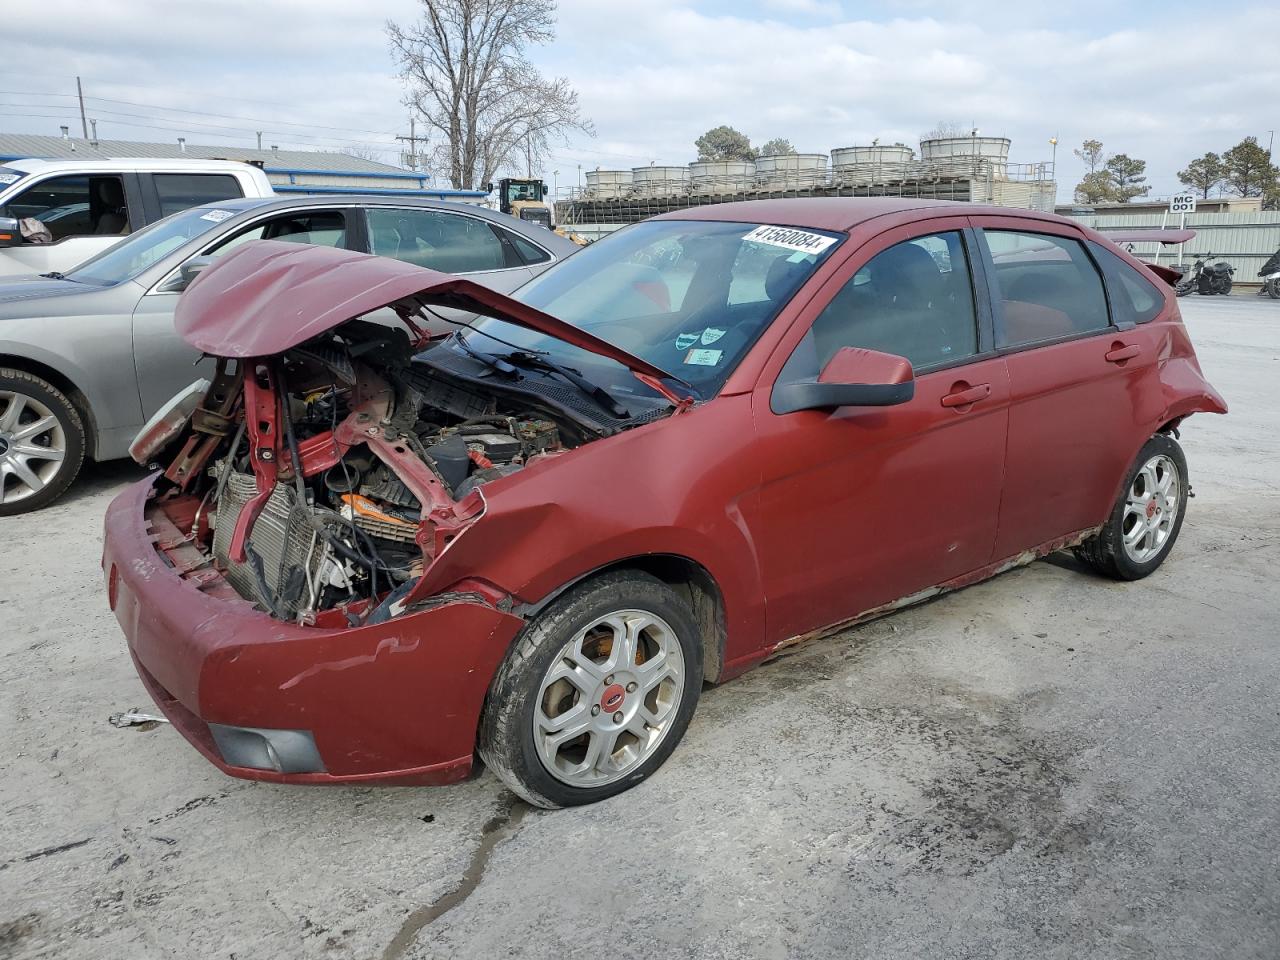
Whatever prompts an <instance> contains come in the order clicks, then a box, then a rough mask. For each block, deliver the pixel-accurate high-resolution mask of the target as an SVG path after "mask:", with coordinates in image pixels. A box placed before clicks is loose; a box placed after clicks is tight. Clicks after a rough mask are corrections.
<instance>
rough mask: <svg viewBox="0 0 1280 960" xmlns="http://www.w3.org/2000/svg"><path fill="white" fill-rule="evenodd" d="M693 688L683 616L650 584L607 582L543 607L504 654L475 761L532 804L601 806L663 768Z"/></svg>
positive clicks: (696, 643)
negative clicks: (478, 760) (599, 803)
mask: <svg viewBox="0 0 1280 960" xmlns="http://www.w3.org/2000/svg"><path fill="white" fill-rule="evenodd" d="M701 686H702V656H701V641H700V638H699V635H698V630H697V626H696V624H695V623H694V620H693V616H692V613H691V612H690V610H689V608H688V607H687V606H686V605H685V604H684V603H683V602H682V601H681V600H680V598H679V597H677V596H676V594H675V593H674V592H673V591H672V590H671V589H670V588H669V587H667V586H666V584H664V583H662V582H661V581H659V580H656V579H654V578H653V577H650V576H648V575H646V574H643V573H638V572H630V571H628V572H618V573H610V574H605V575H603V576H601V577H598V578H596V579H594V580H591V581H588V582H587V583H584V584H582V585H581V586H580V587H577V588H575V589H573V590H571V591H570V592H569V593H567V594H565V595H564V596H563V597H562V598H560V599H559V600H557V601H556V602H555V603H553V604H552V605H551V606H549V607H548V608H547V609H546V610H544V611H543V612H542V613H541V614H539V615H538V617H537V618H536V619H535V620H533V621H532V622H531V623H530V624H529V626H528V627H527V628H526V629H525V631H524V633H523V634H522V635H521V637H520V639H518V640H517V641H516V643H515V644H514V645H513V646H512V649H511V651H510V652H509V653H508V655H507V659H506V660H505V661H504V662H503V664H502V667H501V668H500V669H499V670H498V674H497V676H496V677H495V678H494V681H493V685H492V686H491V688H490V691H489V699H488V702H487V703H486V705H485V711H484V717H483V719H482V721H481V725H480V738H479V749H480V756H481V757H482V758H483V759H484V762H485V764H486V765H487V766H488V767H489V768H490V769H491V770H493V772H494V773H496V774H497V775H498V776H499V777H500V778H501V779H502V781H503V782H504V783H505V784H506V785H507V786H508V787H510V788H511V790H512V791H514V792H515V793H516V794H518V795H519V796H520V797H522V798H523V799H525V800H527V801H528V802H529V803H532V804H535V805H536V806H540V807H567V806H576V805H579V804H584V803H593V802H595V801H597V800H603V799H605V798H606V797H611V796H613V795H615V794H618V793H621V792H622V791H624V790H627V789H629V788H630V787H632V786H635V784H637V783H639V782H640V781H641V780H643V779H645V778H646V777H647V776H649V774H651V773H653V771H655V770H657V769H658V767H660V766H661V765H662V764H663V763H664V762H665V761H666V759H667V757H668V756H670V755H671V752H672V751H673V750H674V749H675V747H676V744H678V743H679V742H680V738H681V737H682V736H684V732H685V729H686V728H687V727H688V725H689V720H690V719H691V718H692V717H693V711H694V708H695V707H696V705H697V701H698V694H699V692H700V690H701Z"/></svg>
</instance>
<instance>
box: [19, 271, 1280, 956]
mask: <svg viewBox="0 0 1280 960" xmlns="http://www.w3.org/2000/svg"><path fill="white" fill-rule="evenodd" d="M1181 302H1182V304H1183V312H1184V315H1185V316H1186V318H1187V322H1188V326H1189V327H1190V329H1191V332H1192V336H1193V338H1194V340H1195V342H1196V345H1197V349H1198V351H1199V353H1200V357H1201V361H1202V364H1203V366H1204V369H1205V372H1206V374H1207V375H1208V376H1209V378H1210V380H1211V381H1213V382H1214V384H1215V385H1216V386H1217V387H1218V388H1219V389H1220V390H1221V391H1222V393H1223V394H1224V395H1225V396H1226V397H1227V400H1228V402H1229V403H1230V405H1231V408H1232V412H1231V415H1230V416H1228V417H1225V418H1219V417H1210V416H1198V417H1195V418H1192V420H1191V421H1190V422H1189V423H1188V424H1187V425H1186V429H1185V430H1184V432H1183V443H1184V445H1185V447H1186V451H1187V457H1188V461H1189V463H1190V470H1191V480H1192V483H1193V486H1194V488H1195V492H1196V494H1197V496H1196V499H1195V500H1193V501H1192V502H1191V506H1190V512H1189V514H1188V518H1187V521H1186V523H1185V526H1184V529H1183V531H1182V535H1181V539H1180V540H1179V542H1178V544H1177V547H1176V549H1175V551H1174V554H1173V556H1172V558H1171V560H1170V561H1169V562H1168V563H1166V564H1165V566H1164V567H1163V568H1162V569H1161V570H1160V571H1158V572H1157V573H1156V574H1155V575H1154V576H1153V577H1151V578H1150V579H1148V580H1147V581H1145V582H1143V583H1138V584H1131V585H1128V584H1118V583H1111V582H1108V581H1104V580H1100V579H1098V578H1096V577H1094V576H1090V575H1088V574H1085V573H1083V572H1081V570H1080V569H1079V568H1078V567H1077V565H1076V564H1075V562H1074V561H1073V560H1072V559H1070V558H1069V557H1067V556H1065V555H1056V556H1054V557H1052V558H1050V559H1048V560H1046V561H1041V562H1038V563H1036V564H1033V565H1032V566H1030V567H1027V568H1023V569H1020V570H1017V571H1013V572H1011V573H1007V574H1005V575H1003V576H1000V577H998V578H996V579H995V580H992V581H989V582H987V583H984V584H981V585H979V586H976V587H972V588H970V589H967V590H964V591H961V592H959V593H957V594H954V595H951V596H947V597H944V598H941V599H939V600H936V601H934V602H931V603H928V604H925V605H923V606H920V607H917V608H915V609H912V610H908V611H904V612H901V613H899V614H896V615H894V616H892V617H889V618H886V619H883V620H879V621H877V622H874V623H871V624H868V625H865V626H863V627H860V628H857V629H854V630H850V631H846V632H845V633H842V634H840V635H838V636H836V637H834V638H831V639H829V640H825V641H821V642H818V643H816V644H812V645H810V646H807V647H803V648H800V649H797V650H794V651H791V652H789V654H788V655H787V656H785V657H783V658H781V659H780V660H778V661H776V662H774V663H772V664H770V665H767V666H765V667H763V668H761V669H759V670H757V671H755V672H753V673H751V674H748V675H747V676H746V677H743V678H742V679H740V680H738V681H735V682H733V683H730V684H727V685H726V686H724V687H721V688H718V689H715V690H708V691H706V692H705V693H704V695H703V699H702V703H701V705H700V707H699V710H698V714H697V716H696V717H695V719H694V722H693V725H692V727H691V728H690V730H689V733H688V735H687V737H686V739H685V742H684V744H683V745H682V746H681V747H680V748H679V749H678V750H677V751H676V753H675V754H674V756H673V757H672V758H671V760H670V761H669V762H668V764H667V765H666V767H665V768H664V769H663V770H661V771H660V772H659V773H658V774H657V775H655V776H654V777H653V778H652V779H650V780H649V781H648V782H647V783H645V784H643V785H642V786H640V787H639V788H638V789H635V790H632V791H630V792H629V793H626V794H624V795H622V796H620V797H617V798H615V799H613V800H611V801H608V802H606V803H603V804H599V805H597V806H594V807H590V808H585V809H579V810H573V811H562V812H550V813H549V812H544V811H535V810H531V809H530V808H528V807H525V806H524V805H523V804H520V803H518V802H515V801H513V799H512V797H511V796H510V795H509V794H507V793H505V792H504V791H503V790H502V788H501V787H500V786H499V784H498V783H497V781H496V780H495V779H494V778H493V777H492V776H490V775H487V774H486V775H482V776H481V777H479V778H478V779H474V780H472V781H470V782H467V783H464V784H461V785H458V786H455V787H449V788H441V789H404V788H401V789H396V788H391V789H368V788H312V789H308V788H287V787H279V786H273V785H269V784H255V783H247V782H242V781H237V780H232V779H228V778H226V777H224V776H223V775H222V774H220V773H218V772H217V771H216V770H215V769H214V768H213V767H211V766H210V765H209V764H208V763H207V762H205V761H204V760H203V759H202V758H201V757H200V756H199V755H198V754H197V753H196V752H195V751H194V750H192V749H191V748H190V747H188V746H187V744H186V743H185V742H184V741H183V740H182V739H181V738H180V737H179V736H178V734H176V733H175V732H174V731H173V730H171V729H170V728H169V727H168V726H167V725H160V726H157V727H155V728H153V729H149V730H144V729H140V728H134V729H116V728H114V727H112V726H110V725H109V724H108V723H107V717H108V715H110V714H112V713H115V712H117V711H120V710H123V709H127V708H129V707H135V706H141V707H144V708H146V707H149V705H150V704H149V702H148V700H147V696H146V694H145V692H144V691H143V689H142V687H141V685H140V684H139V682H138V680H137V679H136V677H135V676H134V673H133V669H132V667H131V665H130V662H129V658H128V656H127V654H126V652H125V648H124V642H123V639H122V637H121V635H120V632H119V630H118V629H117V627H116V624H115V621H114V619H113V618H112V617H111V615H110V613H109V612H108V610H107V606H106V600H105V596H104V592H103V588H102V586H101V581H100V572H99V570H98V559H99V550H100V544H101V536H100V526H101V515H102V511H103V509H104V508H105V506H106V503H107V502H108V500H109V499H110V497H111V496H112V495H113V494H114V492H115V491H117V490H118V489H120V488H121V487H122V486H123V485H124V484H125V483H127V482H129V481H130V480H131V479H133V478H134V477H136V476H138V475H139V473H138V471H137V470H136V469H134V468H132V467H131V466H129V465H126V464H108V465H98V466H93V467H90V468H88V469H87V470H86V472H85V476H84V478H83V479H82V480H81V481H79V482H78V483H77V484H76V486H75V488H74V489H73V492H72V495H71V497H70V498H69V499H68V500H67V501H66V502H65V503H63V504H62V505H60V506H58V507H55V508H53V509H50V510H47V511H44V512H42V513H38V514H34V515H30V516H25V517H18V518H10V519H5V520H0V719H2V720H3V723H0V958H10V957H15V958H17V957H20V958H36V957H42V958H43V957H60V958H61V957H66V958H91V957H95V958H96V957H104V956H109V957H128V958H129V960H151V958H167V957H181V958H188V957H200V958H214V957H221V958H248V957H317V958H377V957H385V958H400V957H404V958H437V957H439V958H461V957H476V958H493V957H505V956H511V957H557V958H564V957H581V956H593V957H594V956H596V955H597V954H599V953H601V952H602V951H603V952H604V953H606V954H607V955H608V956H609V957H611V958H627V957H641V956H644V957H652V956H663V957H669V958H678V957H690V958H692V957H699V958H707V957H726V958H728V957H743V956H753V957H768V958H772V957H777V958H783V957H801V956H804V957H830V956H868V957H876V958H894V957H904V958H905V957H920V956H930V957H983V958H989V957H1008V958H1019V960H1020V958H1024V957H1027V956H1032V955H1034V956H1037V957H1042V958H1066V957H1089V958H1101V957H1120V956H1124V957H1159V958H1161V960H1171V958H1188V960H1190V958H1196V960H1203V958H1209V957H1231V958H1249V957H1258V958H1264V957H1265V958H1274V957H1275V956H1277V955H1280V699H1278V698H1277V695H1276V691H1277V689H1280V626H1277V623H1278V618H1277V613H1278V608H1280V603H1278V593H1277V586H1276V585H1277V582H1278V580H1277V576H1276V568H1277V561H1278V560H1280V483H1278V481H1277V472H1276V471H1277V466H1280V440H1278V439H1277V434H1278V433H1280V430H1278V428H1280V303H1276V302H1273V301H1270V300H1259V299H1257V298H1254V297H1252V296H1236V297H1231V298H1229V299H1221V298H1213V299H1207V298H1199V297H1194V296H1193V297H1189V298H1187V299H1185V300H1183V301H1181ZM1063 442H1070V438H1069V437H1064V439H1063Z"/></svg>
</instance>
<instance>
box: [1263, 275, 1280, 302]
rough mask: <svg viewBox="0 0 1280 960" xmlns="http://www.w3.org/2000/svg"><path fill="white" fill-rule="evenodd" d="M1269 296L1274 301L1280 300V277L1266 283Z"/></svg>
mask: <svg viewBox="0 0 1280 960" xmlns="http://www.w3.org/2000/svg"><path fill="white" fill-rule="evenodd" d="M1266 287H1267V296H1268V297H1270V298H1271V299H1272V300H1280V277H1276V278H1275V279H1274V280H1268V281H1267V283H1266Z"/></svg>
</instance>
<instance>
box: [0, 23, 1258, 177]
mask: <svg viewBox="0 0 1280 960" xmlns="http://www.w3.org/2000/svg"><path fill="white" fill-rule="evenodd" d="M418 6H419V3H418V0H362V2H359V3H351V2H350V0H218V2H214V3H210V2H208V0H200V2H188V0H163V2H156V0H93V2H88V0H38V2H36V0H5V3H4V5H3V10H2V11H0V24H3V29H4V36H5V40H6V43H5V56H4V58H3V60H0V131H5V132H24V133H45V134H54V135H56V134H57V133H58V126H59V124H61V123H66V124H69V125H70V126H71V128H72V132H73V135H78V133H79V124H80V121H79V113H78V109H77V108H76V106H75V104H76V100H75V96H74V94H75V79H74V78H75V76H76V75H77V74H78V75H80V76H81V77H83V80H84V85H85V94H86V96H87V97H88V98H89V99H88V113H89V116H91V117H96V118H97V120H98V135H99V137H100V138H102V139H137V140H163V141H169V142H172V141H173V139H174V138H176V137H178V136H185V137H186V138H187V140H188V142H191V143H197V142H198V143H214V144H217V143H223V144H232V143H235V144H240V145H243V146H252V145H253V144H254V142H255V137H254V131H257V130H263V131H265V132H264V135H263V141H264V145H269V144H272V143H275V144H279V145H280V146H281V147H290V148H304V149H305V148H315V149H320V148H328V149H337V148H341V147H342V146H351V145H365V146H374V147H377V148H379V149H382V150H384V151H387V152H386V154H385V159H387V160H389V161H392V162H394V161H395V159H396V155H397V154H396V150H397V148H396V147H395V144H394V140H393V139H392V138H393V137H394V135H395V134H397V133H406V132H407V127H408V119H407V112H406V110H405V108H404V107H403V106H402V105H401V99H402V96H403V91H402V88H401V86H400V83H399V81H398V80H397V79H396V78H395V75H394V74H395V66H394V64H393V63H392V60H391V58H390V54H389V53H388V49H387V43H386V37H385V33H384V29H383V25H384V23H385V21H386V20H387V19H393V20H396V21H399V22H408V21H410V20H413V19H415V18H416V17H417V10H418ZM532 55H533V58H534V60H535V61H536V62H537V63H538V64H539V65H540V66H542V68H543V69H544V70H545V71H546V72H547V73H550V74H555V75H562V76H566V77H568V78H569V79H570V81H571V82H572V83H573V84H574V85H575V86H576V88H577V89H578V91H579V92H580V94H581V98H582V105H583V108H584V113H585V114H586V115H587V116H588V117H589V118H590V119H591V120H592V121H593V122H594V123H595V126H596V130H597V136H596V137H595V138H594V139H590V138H582V137H579V138H576V139H575V140H574V141H573V142H572V143H570V144H567V145H564V146H560V147H557V148H556V150H555V155H554V157H553V158H552V160H551V162H550V163H549V164H548V165H547V168H546V170H545V171H544V174H545V176H546V178H547V180H548V181H551V180H552V178H553V177H552V170H553V169H554V170H558V171H559V176H558V178H557V179H558V182H559V184H560V185H561V186H562V187H563V186H565V185H567V184H572V183H575V182H576V181H577V176H578V165H579V164H581V166H582V169H583V170H584V171H586V170H590V169H592V168H594V167H596V166H600V167H604V168H612V167H622V168H629V167H632V166H637V165H641V164H645V163H648V162H650V161H657V162H659V163H677V164H683V163H687V162H689V161H690V160H692V159H694V147H693V141H694V139H695V138H696V137H697V136H698V135H699V134H700V133H702V132H703V131H704V130H706V129H707V128H708V127H711V126H715V125H718V124H720V123H728V124H730V125H732V126H735V127H738V128H739V129H741V130H742V131H743V132H745V133H746V134H748V135H749V136H750V137H751V139H752V141H753V142H755V143H757V144H759V143H762V142H763V141H765V140H767V139H769V138H771V137H775V136H783V137H787V138H789V139H790V140H791V141H792V142H793V143H794V144H795V145H796V147H797V148H798V149H799V150H801V151H805V152H823V153H825V152H827V151H829V150H830V149H831V148H833V147H840V146H848V145H852V144H861V143H867V142H870V141H871V139H872V138H876V137H878V138H879V139H880V141H881V142H882V143H884V142H892V141H895V140H901V141H903V142H905V143H908V144H912V145H914V144H915V143H916V141H917V140H918V139H919V137H920V135H921V133H923V132H925V131H927V130H929V129H931V128H932V127H933V126H934V125H936V123H937V122H938V121H957V122H960V123H963V124H966V125H968V124H976V126H977V127H978V128H979V130H980V131H981V132H982V133H983V134H984V135H993V136H1007V137H1010V138H1011V139H1012V140H1013V148H1012V151H1011V156H1010V159H1011V160H1012V161H1014V162H1022V163H1031V162H1037V161H1041V160H1048V159H1049V157H1050V151H1051V147H1050V145H1049V142H1048V141H1049V138H1050V137H1051V136H1053V135H1055V134H1057V135H1058V137H1059V139H1060V144H1059V147H1058V156H1057V159H1058V169H1059V181H1060V184H1061V186H1060V195H1061V196H1062V197H1063V198H1064V199H1066V198H1067V197H1069V195H1070V188H1071V186H1073V185H1074V183H1075V182H1076V181H1077V180H1078V179H1079V177H1080V174H1081V166H1080V164H1079V163H1078V161H1076V160H1075V158H1074V157H1073V156H1072V155H1071V148H1072V147H1073V146H1078V145H1079V143H1080V142H1081V141H1082V140H1084V139H1086V138H1088V137H1094V138H1097V139H1100V140H1102V141H1103V142H1104V144H1105V145H1106V148H1107V149H1108V150H1109V151H1114V152H1124V153H1128V154H1129V155H1131V156H1136V157H1140V158H1142V159H1145V160H1146V161H1147V163H1148V168H1147V172H1148V175H1149V182H1150V183H1151V185H1152V188H1153V195H1167V194H1169V193H1170V192H1172V191H1174V190H1175V189H1176V188H1177V186H1178V183H1177V179H1176V171H1177V170H1178V169H1180V168H1181V167H1182V166H1183V165H1184V164H1185V163H1186V161H1187V160H1188V159H1190V158H1192V157H1194V156H1199V155H1201V154H1203V153H1204V152H1205V151H1206V150H1217V151H1221V150H1223V149H1225V148H1227V147H1229V146H1231V145H1233V144H1235V143H1237V142H1238V141H1239V140H1240V139H1241V138H1242V137H1244V136H1246V135H1254V136H1257V137H1258V138H1259V141H1260V142H1261V143H1262V144H1263V146H1266V144H1267V141H1268V137H1269V133H1268V131H1269V130H1272V129H1275V128H1280V108H1277V107H1276V106H1275V102H1276V99H1275V92H1276V91H1277V90H1280V53H1277V50H1276V44H1275V30H1274V14H1273V13H1271V10H1270V6H1269V5H1266V6H1264V5H1263V4H1250V3H1240V4H1233V5H1226V6H1223V5H1218V6H1215V7H1213V8H1211V12H1210V8H1206V7H1205V6H1204V5H1203V4H1192V3H1182V2H1178V0H1173V2H1170V0H1161V2H1158V3H1149V2H1148V3H1133V2H1130V3H1117V2H1115V0H1110V2H1100V0H1073V2H1071V3H1069V4H1067V3H1062V2H1060V0H1057V2H1041V0H1023V2H1017V3H1007V4H1001V3H995V2H982V3H979V2H976V0H950V2H945V3H942V2H938V3H933V2H925V0H884V2H880V3H874V4H871V3H854V2H848V0H845V2H841V0H733V2H729V0H706V2H699V0H643V2H621V0H561V3H560V16H559V33H558V38H557V40H556V42H555V43H554V44H552V45H550V46H547V47H543V48H540V49H537V50H534V51H532Z"/></svg>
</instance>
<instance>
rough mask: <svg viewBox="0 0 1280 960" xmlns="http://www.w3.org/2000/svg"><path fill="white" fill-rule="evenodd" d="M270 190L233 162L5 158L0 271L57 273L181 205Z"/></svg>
mask: <svg viewBox="0 0 1280 960" xmlns="http://www.w3.org/2000/svg"><path fill="white" fill-rule="evenodd" d="M272 195H273V191H272V189H271V183H270V182H269V181H268V180H267V175H266V174H265V173H263V172H262V171H261V170H260V169H259V168H257V167H254V166H251V165H249V164H247V163H242V162H240V161H238V160H140V159H121V160H10V161H8V162H6V163H4V164H3V165H0V277H2V276H12V275H16V274H31V273H51V272H57V273H62V272H65V271H67V270H70V269H71V268H72V267H75V266H77V265H78V264H81V263H83V262H84V261H85V260H88V259H89V258H90V257H92V256H95V255H96V254H98V253H101V252H102V251H103V250H105V249H106V248H107V247H109V246H111V245H112V244H113V243H116V242H117V241H118V240H120V239H121V238H122V237H125V236H128V235H129V234H130V233H132V232H133V231H135V230H138V229H140V228H142V227H144V226H146V225H147V224H149V223H153V222H154V221H156V220H159V219H161V218H162V217H167V216H168V215H169V214H171V213H177V212H178V211H179V210H185V209H186V208H187V207H194V206H197V205H199V204H204V203H209V202H211V201H217V200H229V199H231V198H233V197H269V196H272ZM31 221H39V223H38V224H36V223H32V222H31ZM40 227H43V229H40Z"/></svg>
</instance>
